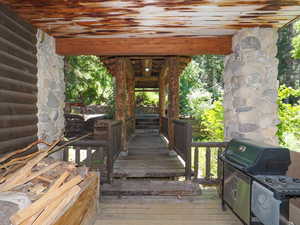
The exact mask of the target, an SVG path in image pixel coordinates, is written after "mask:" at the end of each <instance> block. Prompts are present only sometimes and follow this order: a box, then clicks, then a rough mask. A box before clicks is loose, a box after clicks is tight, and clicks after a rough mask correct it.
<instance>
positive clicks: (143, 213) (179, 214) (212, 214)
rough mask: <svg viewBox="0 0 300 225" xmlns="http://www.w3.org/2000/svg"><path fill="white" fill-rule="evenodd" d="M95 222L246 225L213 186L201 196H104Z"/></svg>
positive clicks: (107, 224)
mask: <svg viewBox="0 0 300 225" xmlns="http://www.w3.org/2000/svg"><path fill="white" fill-rule="evenodd" d="M95 225H242V224H241V223H240V222H239V221H238V219H237V218H236V217H235V216H233V215H232V213H231V212H230V211H229V210H227V211H225V212H223V211H222V209H221V206H220V200H219V199H218V198H217V194H216V191H215V190H213V189H210V190H206V189H205V190H203V194H202V195H199V196H184V197H181V198H178V197H176V196H125V197H121V198H118V197H116V196H104V197H102V199H101V201H100V210H99V213H98V218H97V221H96V223H95Z"/></svg>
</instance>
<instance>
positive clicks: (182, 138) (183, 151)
mask: <svg viewBox="0 0 300 225" xmlns="http://www.w3.org/2000/svg"><path fill="white" fill-rule="evenodd" d="M173 127H174V150H175V151H176V153H177V154H178V155H180V156H181V158H182V159H183V160H184V162H185V177H186V179H187V180H190V179H191V176H192V161H191V143H192V126H191V124H189V123H188V122H185V121H180V120H173Z"/></svg>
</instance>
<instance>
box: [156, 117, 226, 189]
mask: <svg viewBox="0 0 300 225" xmlns="http://www.w3.org/2000/svg"><path fill="white" fill-rule="evenodd" d="M161 119H162V121H163V123H162V135H164V136H165V138H167V139H168V136H167V134H168V133H167V131H168V118H166V117H162V118H161ZM173 125H174V150H175V151H176V153H177V154H178V155H179V156H180V157H181V158H182V159H183V160H184V162H185V177H186V179H187V180H190V179H193V181H195V182H198V183H201V184H217V183H219V182H220V180H221V178H222V166H221V162H220V161H219V156H220V154H221V153H222V151H224V149H225V148H226V146H227V144H228V143H227V142H193V141H192V136H193V135H192V125H191V124H190V123H189V122H188V121H184V120H174V121H173Z"/></svg>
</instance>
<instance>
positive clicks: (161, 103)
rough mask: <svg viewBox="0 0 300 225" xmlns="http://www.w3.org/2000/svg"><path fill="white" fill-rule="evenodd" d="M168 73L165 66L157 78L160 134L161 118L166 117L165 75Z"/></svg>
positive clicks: (160, 130)
mask: <svg viewBox="0 0 300 225" xmlns="http://www.w3.org/2000/svg"><path fill="white" fill-rule="evenodd" d="M167 72H168V67H167V65H165V66H164V68H163V69H162V71H161V73H160V76H159V118H160V122H159V132H160V133H162V124H163V121H162V117H164V116H166V82H165V79H166V74H167Z"/></svg>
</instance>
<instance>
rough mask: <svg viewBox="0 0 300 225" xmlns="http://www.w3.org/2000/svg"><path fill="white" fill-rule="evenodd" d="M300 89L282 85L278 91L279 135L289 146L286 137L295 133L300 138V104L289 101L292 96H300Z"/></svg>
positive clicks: (285, 144) (281, 141)
mask: <svg viewBox="0 0 300 225" xmlns="http://www.w3.org/2000/svg"><path fill="white" fill-rule="evenodd" d="M299 97H300V89H298V90H296V89H293V88H290V87H286V86H285V85H282V86H281V87H280V88H279V91H278V101H277V103H278V108H279V111H278V115H279V120H280V123H279V124H278V131H277V136H278V138H279V141H280V143H281V144H282V145H284V146H288V145H289V143H288V142H287V141H286V137H287V136H289V135H293V136H294V137H295V138H296V139H298V140H300V104H299V102H298V104H291V103H289V99H290V98H295V99H296V98H299Z"/></svg>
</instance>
